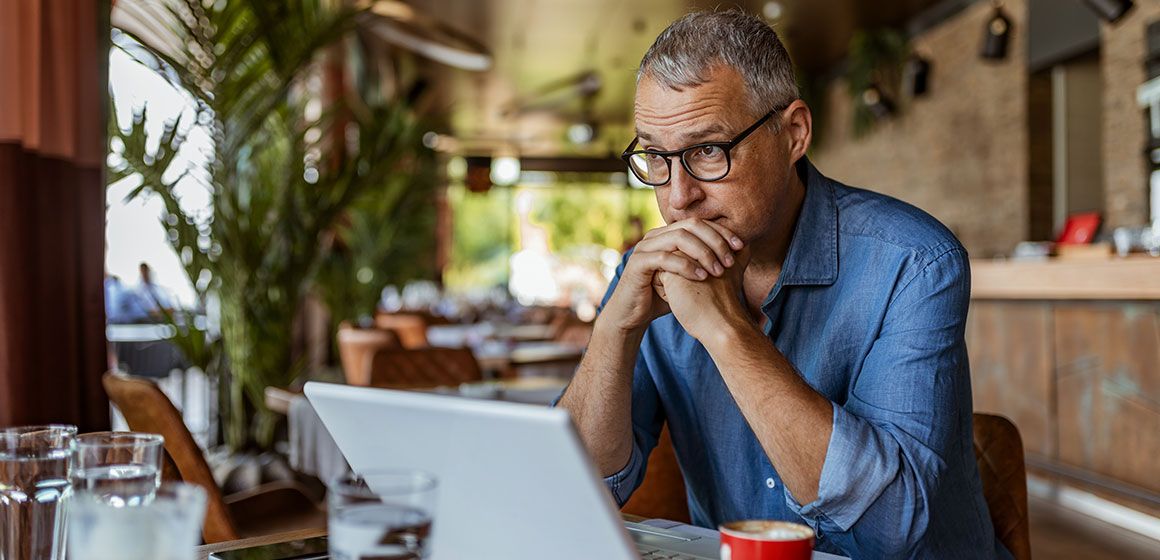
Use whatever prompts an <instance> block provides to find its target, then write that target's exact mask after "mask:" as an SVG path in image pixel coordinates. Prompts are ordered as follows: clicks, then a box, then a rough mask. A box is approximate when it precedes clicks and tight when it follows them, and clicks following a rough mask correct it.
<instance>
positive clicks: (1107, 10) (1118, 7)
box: [1084, 0, 1133, 23]
mask: <svg viewBox="0 0 1160 560" xmlns="http://www.w3.org/2000/svg"><path fill="white" fill-rule="evenodd" d="M1084 3H1085V4H1087V5H1088V8H1091V10H1092V11H1093V12H1095V13H1096V15H1098V16H1100V17H1101V18H1103V20H1104V21H1106V22H1108V23H1116V22H1117V21H1119V20H1120V18H1122V17H1124V16H1125V15H1127V13H1128V12H1130V11H1131V10H1132V6H1133V4H1132V0H1084Z"/></svg>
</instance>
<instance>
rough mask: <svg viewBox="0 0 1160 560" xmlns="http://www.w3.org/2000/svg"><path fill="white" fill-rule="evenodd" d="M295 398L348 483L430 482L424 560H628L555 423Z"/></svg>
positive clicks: (438, 406) (317, 393)
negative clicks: (397, 477) (322, 433)
mask: <svg viewBox="0 0 1160 560" xmlns="http://www.w3.org/2000/svg"><path fill="white" fill-rule="evenodd" d="M305 391H306V397H307V398H308V399H309V400H310V403H311V405H313V407H314V409H315V410H316V411H317V412H318V416H319V418H321V419H322V423H323V424H324V425H325V426H326V428H327V430H329V431H330V434H331V436H333V437H334V440H335V442H336V443H337V444H338V447H339V449H340V450H342V453H343V455H345V456H346V459H347V462H349V463H350V465H351V468H352V469H354V470H355V472H359V471H367V470H373V469H384V468H387V469H422V470H425V471H428V472H431V473H433V474H435V475H436V476H437V477H438V479H439V490H438V497H437V503H436V511H435V516H434V517H435V523H434V527H433V533H432V542H431V547H432V548H431V550H432V557H433V558H435V559H458V558H471V559H478V560H493V559H494V560H512V559H516V560H518V559H523V558H529V559H530V558H558V559H565V560H566V559H575V560H592V559H594V558H599V559H607V560H619V559H626V560H627V559H631V558H637V556H636V552H635V546H634V545H633V544H632V541H631V539H630V538H629V536H628V534H627V533H626V532H625V530H624V526H623V524H622V522H621V519H620V514H619V511H618V510H617V508H616V505H615V504H614V503H613V501H612V498H611V496H610V495H609V493H608V490H607V489H606V488H605V486H604V483H603V482H602V481H601V479H600V477H599V476H598V473H597V472H596V470H595V468H594V467H593V465H592V463H591V461H590V460H589V458H588V455H587V454H586V453H585V452H584V449H583V446H582V445H581V443H580V439H579V437H578V436H577V435H576V432H575V430H574V428H573V427H572V422H571V420H570V418H569V416H568V413H567V412H566V411H564V410H562V409H552V408H544V407H538V406H531V405H523V404H515V403H504V402H495V401H483V400H475V399H466V398H461V397H454V396H443V395H433V394H427V393H418V392H413V391H392V390H386V389H374V388H367V387H351V386H346V385H332V384H326V383H315V382H311V383H307V384H306V388H305Z"/></svg>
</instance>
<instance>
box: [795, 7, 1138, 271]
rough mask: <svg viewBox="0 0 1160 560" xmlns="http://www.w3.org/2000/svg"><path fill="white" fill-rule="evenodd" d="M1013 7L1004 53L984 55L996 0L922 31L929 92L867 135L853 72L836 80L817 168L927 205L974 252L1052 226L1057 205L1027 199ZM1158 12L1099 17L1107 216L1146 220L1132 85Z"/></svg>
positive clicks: (1022, 23)
mask: <svg viewBox="0 0 1160 560" xmlns="http://www.w3.org/2000/svg"><path fill="white" fill-rule="evenodd" d="M1005 6H1006V10H1007V12H1008V14H1009V16H1010V17H1011V18H1012V20H1013V24H1014V35H1013V36H1012V40H1011V44H1010V49H1009V53H1008V58H1007V60H1006V61H1004V62H1002V63H998V64H995V63H990V62H984V61H982V60H980V59H979V57H978V51H979V43H980V40H981V37H982V29H983V22H984V21H985V20H986V18H987V17H988V15H989V13H990V6H989V3H987V2H976V3H975V4H973V5H972V6H970V7H968V8H967V9H965V10H964V11H963V12H962V13H960V14H958V15H956V16H955V17H953V18H952V19H950V20H948V21H946V22H944V23H942V24H941V25H939V26H938V27H936V28H934V29H932V30H930V31H927V32H926V33H924V34H923V35H921V36H919V37H916V38H915V39H914V41H913V46H914V47H915V48H916V50H917V51H918V52H920V53H921V54H923V55H924V56H926V57H927V58H929V59H930V60H931V61H932V63H933V70H932V75H931V83H930V88H931V89H930V92H929V93H928V94H927V96H926V97H923V98H920V99H917V100H913V101H911V102H910V103H909V104H907V105H906V106H905V107H904V108H903V111H902V113H901V114H900V115H899V116H897V117H895V118H894V119H892V120H890V121H887V122H883V123H879V124H878V125H877V126H876V128H875V129H874V130H873V131H872V132H870V133H869V134H867V135H866V136H864V137H862V138H854V136H853V134H852V125H851V111H852V107H851V104H850V99H849V96H848V94H847V93H846V84H845V82H843V81H841V80H838V81H836V82H835V83H833V84H831V85H830V87H829V90H828V91H827V92H826V103H827V106H826V108H825V110H824V111H823V114H824V115H825V122H824V123H821V124H822V126H821V128H820V129H819V130H818V131H817V133H818V135H819V136H820V137H821V138H820V142H819V144H818V147H817V149H815V150H814V153H813V154H812V157H813V159H814V162H815V163H816V164H817V165H818V167H819V168H820V169H821V170H822V171H823V172H824V173H827V174H829V175H830V176H832V177H834V178H836V179H839V180H841V181H844V182H847V183H850V184H854V185H858V186H863V187H866V188H870V189H873V190H876V191H879V192H884V193H887V194H890V195H893V196H896V197H898V198H901V199H903V200H906V201H908V202H910V203H912V204H915V205H917V206H919V207H921V208H923V209H925V210H926V211H928V212H930V213H931V214H933V215H934V216H935V217H937V218H938V219H940V220H942V221H943V223H945V224H947V226H949V227H950V228H951V229H952V230H954V232H955V233H956V234H957V235H958V236H959V238H960V239H961V240H962V241H963V244H964V245H966V247H967V249H968V250H970V251H971V253H972V255H973V256H976V257H986V256H992V255H996V254H1009V253H1010V251H1011V249H1012V247H1014V245H1015V243H1017V242H1019V241H1021V240H1023V239H1027V238H1029V237H1038V238H1042V237H1044V231H1045V228H1044V226H1043V224H1041V223H1040V222H1043V218H1044V216H1040V214H1043V212H1042V210H1045V211H1046V212H1047V216H1049V215H1050V209H1039V208H1030V207H1029V203H1028V199H1029V197H1030V196H1031V195H1032V194H1034V193H1031V192H1030V191H1031V187H1032V185H1031V181H1030V180H1029V174H1030V172H1031V170H1030V168H1029V162H1028V159H1029V158H1028V152H1029V149H1030V147H1029V134H1028V128H1029V120H1028V119H1029V116H1030V115H1029V111H1028V103H1029V102H1032V101H1033V100H1031V98H1029V97H1028V90H1029V78H1028V72H1027V67H1026V52H1025V49H1026V44H1025V41H1026V37H1025V35H1024V33H1025V32H1026V20H1027V17H1026V11H1027V4H1026V2H1025V1H1024V0H1014V1H1008V2H1005ZM1156 20H1160V0H1137V1H1136V6H1135V8H1133V10H1132V12H1131V13H1130V14H1129V15H1128V16H1127V17H1125V18H1124V19H1123V20H1121V21H1120V22H1118V23H1116V24H1115V25H1111V24H1107V23H1104V24H1102V25H1101V27H1100V36H1101V37H1100V65H1101V70H1100V71H1101V74H1102V77H1103V78H1102V79H1103V109H1104V110H1103V118H1104V124H1103V140H1102V142H1103V149H1102V154H1101V155H1102V157H1103V158H1104V161H1103V169H1104V171H1103V177H1104V192H1105V213H1106V217H1107V226H1108V227H1116V226H1120V225H1139V224H1144V223H1145V222H1146V221H1147V220H1148V163H1147V159H1146V156H1145V154H1144V148H1145V145H1146V140H1147V139H1146V133H1145V128H1144V126H1145V114H1144V112H1143V110H1142V109H1140V108H1139V107H1138V106H1137V104H1136V89H1137V88H1138V87H1139V86H1140V84H1142V83H1143V82H1144V80H1145V79H1146V75H1145V70H1144V57H1145V52H1146V49H1147V42H1146V38H1145V32H1146V28H1147V26H1148V23H1149V22H1151V21H1156ZM1040 194H1041V195H1042V194H1044V193H1040ZM1039 200H1043V197H1042V196H1040V197H1039ZM1035 216H1039V218H1038V219H1033V218H1034V217H1035Z"/></svg>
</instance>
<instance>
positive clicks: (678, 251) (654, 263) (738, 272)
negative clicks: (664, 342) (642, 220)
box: [603, 218, 749, 343]
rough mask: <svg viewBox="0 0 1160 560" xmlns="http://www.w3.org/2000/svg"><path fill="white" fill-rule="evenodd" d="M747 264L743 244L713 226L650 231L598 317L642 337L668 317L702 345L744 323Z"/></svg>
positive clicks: (691, 222) (694, 223)
mask: <svg viewBox="0 0 1160 560" xmlns="http://www.w3.org/2000/svg"><path fill="white" fill-rule="evenodd" d="M748 262H749V248H748V247H746V246H745V244H744V243H743V242H742V240H741V239H740V238H739V237H737V235H735V234H734V233H733V232H732V231H730V230H729V229H727V228H726V227H724V226H722V225H720V224H717V223H715V222H712V221H708V220H700V219H695V218H694V219H687V220H681V221H679V222H673V223H672V224H669V225H667V226H664V227H660V228H657V229H654V230H651V231H649V232H648V233H646V234H645V236H644V238H643V239H641V241H640V242H639V243H637V245H636V248H635V249H634V250H633V253H632V255H631V256H630V257H629V259H628V263H627V264H626V265H625V267H624V271H623V272H622V273H621V277H620V282H619V284H618V285H617V288H616V291H615V292H614V293H613V295H612V298H611V299H610V300H609V302H608V305H606V306H605V309H604V312H603V315H610V316H611V317H610V319H612V320H613V321H615V322H616V324H617V326H618V327H620V328H621V329H622V330H624V331H643V329H644V328H646V327H647V326H648V324H649V323H650V322H651V321H652V320H653V319H656V318H657V317H660V316H662V315H664V314H666V313H669V312H671V313H672V314H673V315H674V316H675V317H676V319H677V321H678V322H679V323H680V324H681V326H682V327H684V329H685V331H687V332H688V333H689V334H690V335H691V336H693V337H694V338H696V339H697V340H700V341H701V342H702V343H705V342H706V337H708V336H711V335H713V334H719V333H720V332H722V330H723V328H724V327H725V326H727V325H728V321H731V320H748V315H747V312H746V309H745V306H744V296H743V292H742V278H743V273H744V271H745V267H746V266H747V265H748ZM610 312H611V313H610Z"/></svg>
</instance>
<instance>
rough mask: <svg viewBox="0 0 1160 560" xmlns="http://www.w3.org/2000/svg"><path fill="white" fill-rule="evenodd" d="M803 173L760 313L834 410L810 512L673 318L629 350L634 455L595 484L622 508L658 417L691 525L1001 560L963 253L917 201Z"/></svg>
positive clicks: (846, 548)
mask: <svg viewBox="0 0 1160 560" xmlns="http://www.w3.org/2000/svg"><path fill="white" fill-rule="evenodd" d="M798 172H799V174H801V176H802V177H803V180H804V182H805V184H806V193H805V200H804V202H803V205H802V209H801V214H800V217H799V218H798V223H797V225H796V229H795V231H794V236H793V240H792V241H791V244H790V249H789V253H788V254H787V256H786V261H785V263H784V265H783V268H782V271H781V275H780V277H779V278H778V280H777V284H776V285H775V286H774V287H773V291H771V292H770V293H769V295H768V296H767V297H766V299H765V302H764V303H763V304H762V311H763V313H764V314H765V316H766V317H768V318H769V321H768V322H767V326H766V327H765V330H766V334H767V335H768V336H769V337H770V339H771V340H773V342H774V344H775V345H776V346H777V348H778V349H779V350H780V351H781V352H782V353H783V354H784V355H785V356H786V357H787V358H788V359H789V361H790V362H791V363H792V364H793V365H794V366H795V367H796V368H797V370H798V372H799V373H800V375H801V376H802V378H803V379H805V381H806V382H807V383H809V385H810V386H811V387H813V388H814V390H815V391H817V392H818V393H820V394H822V395H823V396H825V397H826V398H827V399H829V400H830V401H831V402H832V403H833V409H834V416H833V421H834V427H833V435H832V436H831V438H830V443H829V447H828V449H827V453H826V460H825V464H824V465H823V466H822V474H821V484H820V488H819V493H818V498H817V500H815V501H813V502H810V503H808V504H800V503H798V501H797V500H795V499H794V497H793V495H792V494H791V493H790V492H789V491H788V490H787V489H786V487H785V485H784V484H782V481H781V477H780V476H778V473H777V470H776V469H774V468H773V466H772V464H771V463H770V461H769V458H768V457H767V456H766V455H765V452H764V451H763V450H762V447H761V444H760V443H758V440H757V438H756V437H755V436H754V434H753V431H752V430H751V429H750V427H749V425H748V424H747V423H746V422H745V418H744V417H742V414H741V411H740V409H739V408H738V407H737V404H736V402H734V400H733V396H732V395H731V394H730V393H729V390H728V389H727V388H726V386H725V383H724V381H722V379H721V374H720V373H719V372H718V370H717V366H716V365H715V364H714V363H713V359H712V358H711V357H710V356H709V353H708V352H707V351H706V350H705V348H704V346H702V345H701V343H699V342H697V340H695V339H694V338H693V337H691V336H690V335H689V334H688V333H686V332H685V330H684V329H683V328H682V327H681V325H680V324H679V323H678V322H677V320H676V319H675V318H674V317H673V316H672V315H671V314H670V315H665V316H663V317H660V318H658V319H656V320H655V321H653V323H652V324H651V325H650V326H649V328H648V330H647V331H646V333H645V336H644V340H643V342H642V343H641V347H640V354H639V357H638V358H637V361H636V368H635V373H634V377H633V388H632V424H633V435H634V443H633V450H632V455H631V459H630V460H629V463H628V465H627V466H626V467H625V468H624V469H623V470H622V471H621V472H619V473H617V474H615V475H613V476H611V477H609V478H607V479H606V481H605V482H606V483H607V484H608V486H609V488H610V489H611V490H612V492H613V494H614V495H615V497H616V499H617V501H618V502H619V503H620V504H623V503H624V502H625V501H627V500H628V498H629V495H630V494H631V493H632V492H633V490H635V489H636V487H637V486H639V484H640V482H641V480H642V479H643V477H644V472H645V465H646V462H647V457H648V455H649V453H650V452H651V451H652V449H653V447H655V445H656V441H657V437H658V434H659V433H660V430H661V426H662V424H663V423H664V422H665V421H667V422H668V424H669V431H670V433H671V434H672V440H673V446H674V448H675V451H676V455H677V459H678V462H679V463H680V467H681V472H682V473H683V474H684V477H685V482H686V485H687V488H688V501H689V510H690V512H691V514H692V518H693V522H694V523H695V524H697V525H701V526H704V527H711V528H716V526H717V525H718V524H719V523H722V522H726V521H730V520H736V519H745V518H763V519H781V520H788V521H796V522H804V523H806V524H808V525H809V526H810V527H812V528H813V529H814V530H815V531H816V533H817V535H818V539H817V545H816V548H817V549H818V550H821V551H826V552H833V553H838V554H845V555H847V556H850V557H851V558H855V559H857V558H870V559H884V558H940V559H956V558H970V559H972V560H980V559H986V558H1010V557H1011V556H1010V554H1009V553H1008V552H1007V550H1006V549H1005V548H1004V547H1003V545H1002V544H1001V543H999V541H998V540H997V539H996V537H995V535H994V531H993V529H992V526H991V520H990V517H989V515H988V512H987V505H986V502H985V501H984V499H983V492H982V484H981V482H980V480H979V473H978V469H977V467H976V465H975V455H974V448H973V445H972V427H971V412H972V410H971V385H970V374H969V373H970V372H969V368H968V365H967V350H966V345H965V343H964V340H963V332H964V321H965V319H966V315H967V305H968V302H969V299H970V271H969V264H968V260H967V254H966V251H965V250H964V249H963V247H962V245H960V244H959V242H958V240H956V239H955V237H954V235H953V234H951V232H950V231H948V230H947V229H946V228H945V227H943V226H942V225H941V224H940V223H939V222H938V221H936V220H935V219H934V218H932V217H931V216H929V215H927V214H926V213H924V212H923V211H921V210H919V209H917V208H915V207H913V206H910V205H908V204H906V203H903V202H901V201H898V200H895V199H893V198H890V197H887V196H884V195H880V194H876V193H872V192H869V191H865V190H861V189H855V188H851V187H848V186H845V185H842V184H840V183H838V182H836V181H832V180H830V179H828V178H826V177H824V176H822V175H821V174H820V173H818V171H817V169H815V168H814V167H813V166H812V165H811V164H810V163H809V162H808V161H806V160H805V158H803V159H802V161H801V163H800V164H799V166H798ZM625 260H627V256H625ZM623 268H624V262H623V261H622V262H621V265H620V267H619V268H618V269H617V273H616V279H614V280H613V282H612V286H610V287H609V289H608V293H607V295H605V301H606V302H607V300H608V297H609V296H610V295H611V294H612V290H613V289H614V288H615V287H616V282H617V280H619V278H620V274H621V272H622V271H623Z"/></svg>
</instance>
